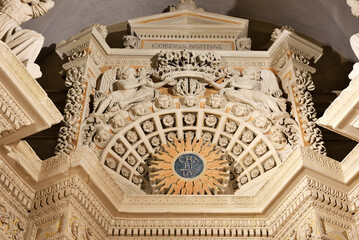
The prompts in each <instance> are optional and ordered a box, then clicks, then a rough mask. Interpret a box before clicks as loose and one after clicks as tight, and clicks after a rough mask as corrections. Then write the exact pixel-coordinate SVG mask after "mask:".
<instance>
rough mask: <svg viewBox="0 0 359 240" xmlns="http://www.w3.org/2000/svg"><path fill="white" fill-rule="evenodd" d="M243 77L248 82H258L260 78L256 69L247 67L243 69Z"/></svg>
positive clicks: (259, 72)
mask: <svg viewBox="0 0 359 240" xmlns="http://www.w3.org/2000/svg"><path fill="white" fill-rule="evenodd" d="M243 76H244V77H247V78H248V79H250V80H253V81H258V80H259V79H260V77H261V71H260V69H259V68H256V67H248V68H246V69H244V71H243Z"/></svg>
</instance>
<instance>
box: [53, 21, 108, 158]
mask: <svg viewBox="0 0 359 240" xmlns="http://www.w3.org/2000/svg"><path fill="white" fill-rule="evenodd" d="M106 35H107V31H106V29H105V27H104V26H100V25H94V26H92V27H91V28H88V29H85V30H83V31H82V32H81V33H80V34H78V35H77V36H75V37H73V38H71V39H69V40H68V41H67V42H65V43H62V44H60V45H59V46H58V47H57V52H58V53H59V54H62V55H65V56H66V57H67V58H68V60H69V62H68V63H65V64H64V65H63V68H64V70H65V71H66V80H65V85H66V86H67V87H69V90H68V92H67V100H66V105H65V109H64V122H63V126H62V127H61V129H60V133H59V138H58V145H57V146H56V149H55V151H56V154H60V153H64V154H68V153H69V152H70V151H71V150H73V149H75V148H76V147H78V146H80V145H81V142H82V141H81V139H80V138H81V134H80V129H81V124H82V122H83V120H84V119H85V118H86V117H87V116H88V114H89V111H90V110H89V108H90V104H89V103H90V95H91V93H92V91H93V89H94V88H95V86H96V80H97V78H98V76H99V75H100V74H101V72H100V70H99V69H100V68H101V67H102V65H103V62H104V60H103V59H104V56H103V55H104V50H103V48H106V47H107V48H108V46H107V44H106V42H105V41H104V39H105V38H106Z"/></svg>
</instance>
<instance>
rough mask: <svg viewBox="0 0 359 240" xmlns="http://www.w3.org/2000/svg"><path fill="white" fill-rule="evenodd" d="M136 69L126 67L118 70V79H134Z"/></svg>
mask: <svg viewBox="0 0 359 240" xmlns="http://www.w3.org/2000/svg"><path fill="white" fill-rule="evenodd" d="M136 73H137V72H136V70H135V69H134V68H133V67H128V66H127V67H124V68H123V69H122V70H119V71H118V72H117V78H118V79H133V78H135V77H136Z"/></svg>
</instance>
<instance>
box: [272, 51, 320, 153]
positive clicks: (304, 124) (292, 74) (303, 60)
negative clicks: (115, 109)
mask: <svg viewBox="0 0 359 240" xmlns="http://www.w3.org/2000/svg"><path fill="white" fill-rule="evenodd" d="M283 58H284V59H285V62H286V64H285V66H284V67H283V68H281V70H280V71H279V73H278V76H279V77H280V78H281V80H282V85H283V88H284V91H285V92H286V94H287V95H288V100H289V101H290V103H291V114H292V116H293V117H294V118H295V120H296V122H297V123H298V126H299V130H300V131H299V135H300V136H299V139H300V140H299V144H300V145H302V146H305V147H309V148H311V149H313V150H314V151H317V152H319V153H322V154H325V153H326V149H325V147H324V142H323V138H322V132H321V130H320V129H319V128H318V127H317V125H316V123H315V122H316V121H317V116H316V110H315V108H314V103H313V97H312V94H311V93H310V92H311V91H313V90H314V89H315V86H314V83H313V80H312V74H313V73H315V69H314V68H313V67H311V66H310V65H309V63H310V62H309V60H308V58H307V56H305V55H304V53H301V52H300V51H299V50H296V49H292V50H288V51H287V52H286V53H285V54H284V56H283ZM282 62H283V60H282ZM283 65H284V64H283Z"/></svg>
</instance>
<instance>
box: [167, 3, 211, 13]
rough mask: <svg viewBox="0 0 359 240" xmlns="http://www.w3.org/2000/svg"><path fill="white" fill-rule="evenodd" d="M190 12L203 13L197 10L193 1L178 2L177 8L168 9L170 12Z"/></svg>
mask: <svg viewBox="0 0 359 240" xmlns="http://www.w3.org/2000/svg"><path fill="white" fill-rule="evenodd" d="M185 9H186V10H192V11H197V12H203V11H204V10H203V8H198V7H197V6H196V3H195V2H194V1H193V0H180V1H179V3H178V4H177V6H175V7H174V6H172V7H170V12H174V11H180V10H185Z"/></svg>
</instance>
